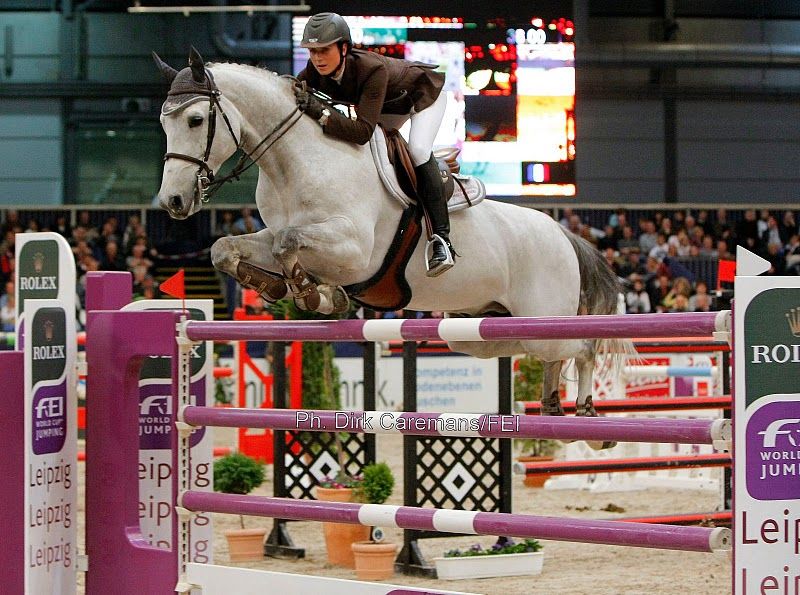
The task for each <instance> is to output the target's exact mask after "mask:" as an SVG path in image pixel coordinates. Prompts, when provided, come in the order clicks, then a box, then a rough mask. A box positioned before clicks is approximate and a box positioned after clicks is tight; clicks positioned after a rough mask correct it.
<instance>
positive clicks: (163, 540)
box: [123, 300, 214, 564]
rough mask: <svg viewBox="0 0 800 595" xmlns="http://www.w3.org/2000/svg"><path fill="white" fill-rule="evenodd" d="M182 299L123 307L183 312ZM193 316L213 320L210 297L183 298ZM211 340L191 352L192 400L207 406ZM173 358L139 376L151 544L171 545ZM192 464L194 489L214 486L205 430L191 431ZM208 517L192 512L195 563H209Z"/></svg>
mask: <svg viewBox="0 0 800 595" xmlns="http://www.w3.org/2000/svg"><path fill="white" fill-rule="evenodd" d="M182 307H183V305H182V302H181V300H141V301H138V302H133V303H132V304H128V305H127V306H125V307H124V308H123V310H125V311H131V310H136V311H140V310H181V309H182ZM186 308H187V309H188V313H189V317H190V319H191V320H213V317H214V315H213V313H214V303H213V301H212V300H186ZM211 353H212V343H211V341H207V342H202V343H198V344H197V345H194V346H193V347H192V354H191V362H192V363H191V398H192V404H194V405H198V406H200V407H203V406H210V405H212V403H211V402H210V401H209V399H210V398H211V396H212V395H213V380H214V378H213V376H214V362H213V359H212V357H211ZM170 359H171V358H169V357H157V358H150V359H148V360H147V361H146V362H145V363H144V365H142V371H141V373H140V376H139V511H140V512H139V524H140V526H141V530H142V535H144V537H145V539H147V540H148V541H149V542H150V543H151V544H152V545H155V546H158V547H163V548H166V549H169V548H171V547H173V544H172V525H171V524H170V519H171V518H172V504H173V502H175V498H176V494H173V493H172V483H171V478H172V473H173V472H174V470H173V469H172V450H171V447H172V445H171V442H170V438H171V435H170V432H173V431H174V430H175V420H174V419H172V401H171V399H172V368H171V361H170ZM189 443H190V445H191V449H192V453H191V461H192V462H191V465H192V474H191V476H192V478H193V484H192V486H191V489H193V490H201V491H202V490H207V491H212V490H213V483H214V482H213V457H212V454H213V446H214V444H213V436H212V432H211V430H210V429H209V428H200V429H197V430H195V431H194V432H193V433H192V436H191V439H190V442H189ZM213 534H214V533H213V526H212V523H211V515H210V514H205V513H197V514H195V515H193V516H192V526H191V535H190V547H191V561H192V562H197V563H199V564H208V563H211V562H213V551H212V548H211V547H210V545H211V543H212V540H213Z"/></svg>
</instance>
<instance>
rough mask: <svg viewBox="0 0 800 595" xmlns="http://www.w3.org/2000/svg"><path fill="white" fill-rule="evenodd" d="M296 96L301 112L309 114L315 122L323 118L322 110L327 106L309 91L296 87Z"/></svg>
mask: <svg viewBox="0 0 800 595" xmlns="http://www.w3.org/2000/svg"><path fill="white" fill-rule="evenodd" d="M294 96H295V98H296V99H297V107H298V109H299V110H300V111H301V112H305V113H307V114H308V115H309V116H311V117H312V118H313V119H315V120H319V119H320V118H321V117H322V110H323V109H325V106H324V105H323V104H322V102H321V101H320V100H319V99H317V98H316V97H314V95H313V94H311V93H310V92H309V91H308V90H306V89H303V88H301V87H295V88H294Z"/></svg>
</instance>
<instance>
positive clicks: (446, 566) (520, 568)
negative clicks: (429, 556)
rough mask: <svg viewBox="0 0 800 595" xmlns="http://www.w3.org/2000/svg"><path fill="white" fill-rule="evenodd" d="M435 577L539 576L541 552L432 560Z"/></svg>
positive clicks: (542, 559)
mask: <svg viewBox="0 0 800 595" xmlns="http://www.w3.org/2000/svg"><path fill="white" fill-rule="evenodd" d="M433 561H434V563H435V564H436V575H437V577H438V578H440V579H444V580H456V579H463V578H492V577H498V576H522V575H529V574H541V573H542V565H543V564H544V554H543V553H542V552H527V553H524V554H497V555H487V556H463V557H456V558H434V559H433Z"/></svg>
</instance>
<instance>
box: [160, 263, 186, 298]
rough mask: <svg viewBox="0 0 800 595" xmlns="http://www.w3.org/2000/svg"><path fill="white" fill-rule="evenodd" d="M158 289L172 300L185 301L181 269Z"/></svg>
mask: <svg viewBox="0 0 800 595" xmlns="http://www.w3.org/2000/svg"><path fill="white" fill-rule="evenodd" d="M159 289H160V290H161V291H162V292H163V293H166V294H167V295H169V296H172V297H174V298H181V299H186V287H185V285H184V283H183V269H181V270H179V271H178V272H177V273H175V274H174V275H172V277H170V278H169V279H167V280H166V281H164V282H163V283H162V284H161V285H160V286H159Z"/></svg>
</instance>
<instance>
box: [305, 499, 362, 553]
mask: <svg viewBox="0 0 800 595" xmlns="http://www.w3.org/2000/svg"><path fill="white" fill-rule="evenodd" d="M317 500H322V501H323V502H352V501H353V490H352V489H350V488H320V487H317ZM322 530H323V531H324V532H325V547H326V549H327V551H328V562H330V563H331V564H335V565H337V566H344V567H345V568H355V567H356V560H355V557H354V556H353V550H352V547H351V546H352V545H353V543H355V542H356V541H367V540H368V539H369V527H365V526H364V525H349V524H346V523H322Z"/></svg>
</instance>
